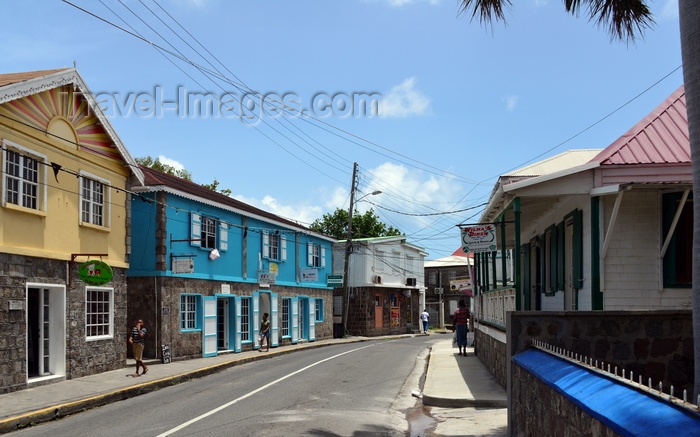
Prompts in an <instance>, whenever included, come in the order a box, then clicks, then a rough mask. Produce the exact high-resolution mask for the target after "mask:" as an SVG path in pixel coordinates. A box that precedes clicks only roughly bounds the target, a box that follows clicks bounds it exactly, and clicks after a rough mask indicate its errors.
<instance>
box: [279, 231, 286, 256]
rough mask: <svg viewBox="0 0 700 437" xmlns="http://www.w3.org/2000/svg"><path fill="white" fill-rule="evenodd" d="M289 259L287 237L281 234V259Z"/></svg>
mask: <svg viewBox="0 0 700 437" xmlns="http://www.w3.org/2000/svg"><path fill="white" fill-rule="evenodd" d="M286 260H287V239H286V238H284V235H280V261H286Z"/></svg>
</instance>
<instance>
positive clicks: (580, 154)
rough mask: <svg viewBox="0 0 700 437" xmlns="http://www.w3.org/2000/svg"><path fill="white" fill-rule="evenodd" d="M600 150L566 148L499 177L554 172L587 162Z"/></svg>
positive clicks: (539, 174) (530, 175) (533, 175)
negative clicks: (564, 150)
mask: <svg viewBox="0 0 700 437" xmlns="http://www.w3.org/2000/svg"><path fill="white" fill-rule="evenodd" d="M601 150H603V149H581V150H567V151H566V152H562V153H560V154H558V155H554V156H552V157H549V158H547V159H543V160H542V161H539V162H536V163H534V164H530V165H528V166H526V167H521V168H519V169H517V170H513V171H512V172H510V173H506V174H504V175H502V176H501V177H504V178H512V177H535V176H542V175H545V174H550V173H556V172H558V171H562V170H566V169H569V168H573V167H577V166H579V165H582V164H585V163H587V162H589V161H590V160H591V158H593V157H594V156H596V155H598V154H599V153H600V152H601Z"/></svg>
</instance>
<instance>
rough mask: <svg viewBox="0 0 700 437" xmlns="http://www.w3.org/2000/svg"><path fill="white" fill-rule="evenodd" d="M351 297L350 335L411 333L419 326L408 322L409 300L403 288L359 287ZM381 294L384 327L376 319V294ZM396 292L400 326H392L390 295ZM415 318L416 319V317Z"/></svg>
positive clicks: (349, 313)
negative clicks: (377, 323)
mask: <svg viewBox="0 0 700 437" xmlns="http://www.w3.org/2000/svg"><path fill="white" fill-rule="evenodd" d="M353 291H354V293H353V295H352V296H351V297H350V305H349V306H350V308H349V311H348V328H347V329H348V333H349V334H350V335H363V336H368V337H371V336H380V335H393V334H406V333H411V332H413V330H414V329H415V328H416V327H417V326H418V325H417V324H416V323H408V321H407V319H408V318H407V314H408V302H407V300H406V298H405V297H404V295H403V289H397V288H374V287H357V288H354V289H353ZM376 294H381V295H382V299H383V306H382V327H380V328H377V327H376V326H375V320H374V296H375V295H376ZM391 294H396V295H397V299H398V303H399V326H391V303H390V299H389V296H390V295H391ZM414 320H415V319H414Z"/></svg>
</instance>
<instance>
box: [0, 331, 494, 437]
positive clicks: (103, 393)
mask: <svg viewBox="0 0 700 437" xmlns="http://www.w3.org/2000/svg"><path fill="white" fill-rule="evenodd" d="M419 335H420V334H419ZM431 335H437V334H431ZM410 336H415V334H407V335H405V336H393V337H371V338H369V337H349V338H339V339H327V340H318V341H315V342H310V343H299V344H296V345H289V346H281V347H277V348H272V349H270V352H268V353H259V352H258V351H257V350H256V351H246V352H241V353H235V354H234V353H231V354H222V355H218V356H216V357H211V358H197V359H191V360H183V361H174V362H171V363H168V364H166V365H161V364H157V363H159V361H156V362H150V363H149V362H148V361H146V364H147V365H148V366H149V369H148V374H147V376H145V377H144V376H142V377H138V378H133V377H131V376H129V375H130V372H129V369H119V370H114V371H111V372H104V373H100V374H97V375H90V376H86V377H83V378H76V379H70V380H65V381H61V382H57V383H52V384H48V385H43V386H37V387H32V388H28V389H25V390H19V391H16V392H12V393H7V394H3V395H0V434H1V433H7V432H10V431H13V430H15V429H18V428H22V427H25V426H29V425H31V424H36V423H40V422H45V421H49V420H53V419H56V418H58V417H63V416H66V415H69V414H73V413H77V412H80V411H82V410H85V409H90V408H93V407H97V406H100V405H106V404H109V403H111V402H116V401H120V400H124V399H128V398H131V397H134V396H138V395H141V394H145V393H149V392H151V391H154V390H157V389H159V388H161V387H166V386H170V385H173V384H177V383H180V382H185V381H188V380H191V379H195V378H200V377H203V376H206V375H210V374H212V373H215V372H219V371H221V370H224V369H226V368H229V367H232V366H236V365H239V364H244V363H248V362H251V361H255V360H260V359H267V358H272V357H275V356H279V355H285V354H288V353H292V352H296V351H300V350H304V349H309V348H316V347H323V346H328V345H331V344H338V343H352V342H359V341H375V340H381V339H387V338H401V337H410ZM443 338H444V337H443ZM127 364H128V365H129V366H130V368H131V369H133V367H134V361H133V360H128V363H127ZM422 398H423V404H424V405H425V406H428V407H431V409H432V410H433V411H431V414H432V415H433V416H434V417H435V414H433V413H436V414H438V420H439V421H440V419H439V417H440V416H445V415H447V419H446V420H444V421H442V422H440V423H438V426H437V428H436V430H435V432H436V433H435V434H433V435H443V436H448V435H500V434H498V433H496V434H473V432H474V431H476V430H475V428H474V426H473V423H472V421H473V420H474V417H473V416H474V414H472V413H474V411H473V410H474V408H487V409H492V408H495V410H494V411H495V412H496V414H490V415H489V417H490V418H491V421H493V420H495V421H496V423H495V424H492V425H489V427H491V428H493V429H498V430H503V429H505V427H506V418H505V415H504V413H503V411H504V410H505V406H506V393H505V390H504V389H503V388H502V387H501V386H499V385H498V384H497V383H496V382H495V379H494V377H493V376H492V375H491V374H490V373H489V372H488V371H487V370H486V368H485V367H484V365H483V364H482V363H481V361H479V359H478V358H476V357H475V356H474V355H473V350H471V351H470V353H469V355H468V356H467V357H463V356H459V355H457V349H456V348H453V347H452V343H451V338H450V339H444V340H439V341H437V342H436V343H435V344H434V345H433V346H432V350H431V355H430V361H429V365H428V371H427V373H426V378H425V383H424V390H423V393H422ZM433 407H434V408H433ZM465 407H466V408H465ZM448 409H449V410H448ZM499 410H501V411H499ZM486 411H489V410H486ZM481 415H483V411H482V414H481ZM491 428H489V429H491ZM465 429H469V430H470V431H469V432H466V433H465V432H464V430H465Z"/></svg>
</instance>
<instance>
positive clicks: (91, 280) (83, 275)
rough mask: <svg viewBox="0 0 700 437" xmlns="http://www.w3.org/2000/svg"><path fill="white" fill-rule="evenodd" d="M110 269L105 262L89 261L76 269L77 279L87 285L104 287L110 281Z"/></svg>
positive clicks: (112, 274)
mask: <svg viewBox="0 0 700 437" xmlns="http://www.w3.org/2000/svg"><path fill="white" fill-rule="evenodd" d="M113 276H114V273H113V272H112V267H110V266H109V265H108V264H107V263H106V262H104V261H99V260H90V261H87V262H84V263H82V264H81V265H80V266H79V267H78V277H79V278H80V280H81V281H83V282H85V283H86V284H89V285H104V284H106V283H108V282H109V281H111V280H112V277H113Z"/></svg>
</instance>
